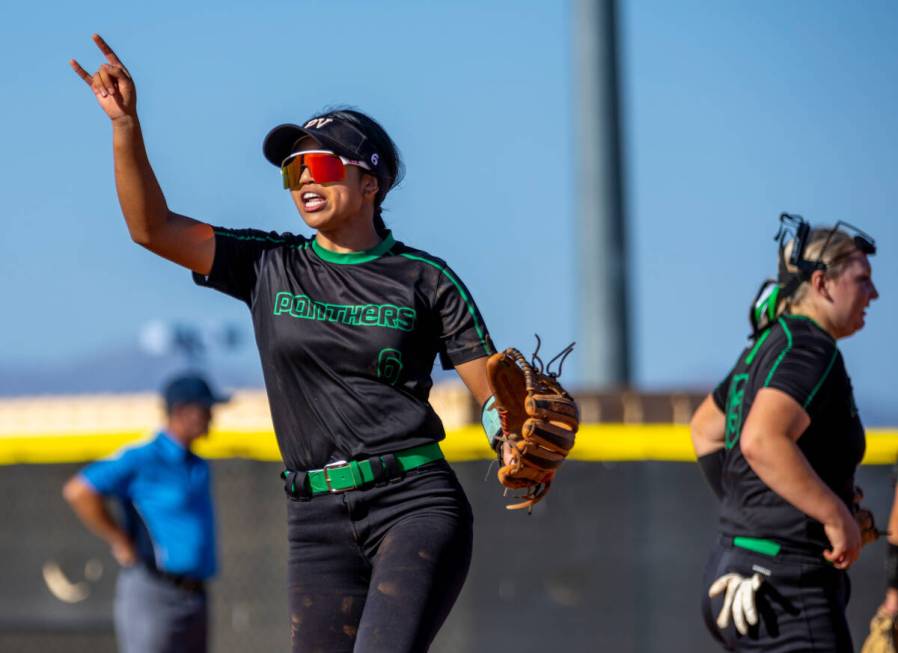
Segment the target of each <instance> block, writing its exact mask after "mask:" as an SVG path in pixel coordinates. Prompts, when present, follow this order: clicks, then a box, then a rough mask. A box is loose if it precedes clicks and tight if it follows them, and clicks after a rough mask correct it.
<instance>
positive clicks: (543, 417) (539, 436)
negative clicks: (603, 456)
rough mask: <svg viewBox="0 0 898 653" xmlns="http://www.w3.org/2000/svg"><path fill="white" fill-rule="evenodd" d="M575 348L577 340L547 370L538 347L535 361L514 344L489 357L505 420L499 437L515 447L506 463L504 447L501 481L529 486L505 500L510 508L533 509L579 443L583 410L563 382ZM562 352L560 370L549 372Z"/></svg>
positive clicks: (511, 485)
mask: <svg viewBox="0 0 898 653" xmlns="http://www.w3.org/2000/svg"><path fill="white" fill-rule="evenodd" d="M538 342H539V339H538V338H537V343H538ZM572 349H573V344H572V345H570V346H569V347H567V348H566V349H565V350H564V351H562V352H561V353H560V354H558V356H556V357H555V358H553V359H552V360H551V361H549V365H548V366H547V367H546V368H545V370H544V368H543V364H542V361H541V360H540V359H539V357H538V356H537V353H536V352H535V353H534V354H533V362H532V363H530V362H528V361H527V359H526V358H524V356H523V354H521V352H519V351H518V350H517V349H513V348H509V349H506V350H505V351H503V352H499V353H497V354H493V355H492V356H490V358H489V360H488V361H487V377H488V379H489V383H490V387H491V389H492V391H493V394H494V396H495V398H496V408H497V410H498V412H499V418H500V420H501V423H502V434H501V435H500V437H499V440H500V441H501V442H503V443H508V444H509V445H510V446H509V450H510V452H511V461H510V462H508V463H507V464H504V461H503V460H502V454H501V451H502V448H501V447H500V449H499V450H500V465H501V466H500V468H499V473H498V477H499V482H500V483H501V484H502V485H504V486H505V487H506V488H510V489H512V490H520V489H522V490H524V491H525V492H524V494H522V495H521V496H519V497H518V498H520V499H523V501H522V502H520V503H516V504H513V505H509V506H506V508H508V509H509V510H518V509H521V508H528V509H532V508H533V506H534V505H535V504H536V503H537V502H538V501H539V500H540V499H542V498H543V497H544V496H545V495H546V492H548V491H549V487H550V486H551V485H552V480H553V479H554V478H555V473H556V471H557V470H558V467H559V466H560V465H561V463H563V462H564V459H565V458H566V457H567V455H568V453H570V451H571V448H572V447H573V446H574V436H575V434H576V433H577V428H578V426H579V425H580V416H579V410H578V409H577V404H576V402H575V401H574V399H573V398H572V397H571V395H570V394H568V392H567V391H566V390H565V389H564V388H563V387H562V386H561V384H560V383H559V382H558V376H559V375H560V374H561V366H562V364H563V362H564V359H565V358H566V357H567V355H568V354H569V353H570V352H571V350H572ZM538 351H539V344H537V352H538ZM559 358H561V362H560V363H559V365H558V372H555V373H553V372H550V371H549V369H550V368H551V365H552V363H553V362H554V361H555V360H557V359H559Z"/></svg>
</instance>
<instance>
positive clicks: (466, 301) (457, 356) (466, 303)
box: [434, 266, 496, 370]
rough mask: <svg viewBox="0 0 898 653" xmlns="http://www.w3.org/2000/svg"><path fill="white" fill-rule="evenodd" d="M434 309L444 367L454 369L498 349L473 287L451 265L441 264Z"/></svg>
mask: <svg viewBox="0 0 898 653" xmlns="http://www.w3.org/2000/svg"><path fill="white" fill-rule="evenodd" d="M434 310H435V312H436V314H437V319H438V322H439V328H440V350H439V352H440V363H442V366H443V369H446V370H448V369H452V368H453V367H455V366H456V365H461V364H462V363H467V362H468V361H472V360H475V359H477V358H481V357H483V356H489V355H491V354H494V353H495V352H496V349H495V347H493V342H492V340H491V339H490V335H489V333H488V332H487V330H486V325H485V324H484V322H483V317H482V316H481V315H480V311H479V310H478V309H477V305H476V304H475V303H474V300H473V299H472V298H471V293H470V291H468V289H467V288H466V287H465V285H464V284H463V283H462V282H461V280H460V279H459V278H458V276H457V275H456V274H455V273H454V272H453V271H452V270H451V269H450V268H449V267H448V266H443V267H441V268H440V275H439V278H438V280H437V285H436V289H435V293H434Z"/></svg>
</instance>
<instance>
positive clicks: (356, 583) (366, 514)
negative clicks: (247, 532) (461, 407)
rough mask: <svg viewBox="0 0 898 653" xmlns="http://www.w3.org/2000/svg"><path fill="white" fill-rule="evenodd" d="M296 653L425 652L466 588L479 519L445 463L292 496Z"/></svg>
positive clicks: (290, 521)
mask: <svg viewBox="0 0 898 653" xmlns="http://www.w3.org/2000/svg"><path fill="white" fill-rule="evenodd" d="M287 528H288V539H289V555H288V562H287V578H288V594H289V607H290V620H291V638H292V643H293V649H292V650H293V652H294V653H313V652H314V653H318V652H321V653H340V652H343V651H346V652H354V653H403V652H408V653H413V652H414V653H420V652H422V651H427V649H428V647H429V646H430V644H431V642H432V641H433V639H434V637H435V636H436V634H437V631H438V630H439V629H440V627H441V626H442V624H443V622H444V621H445V620H446V617H447V616H448V614H449V611H450V610H451V609H452V606H453V604H454V603H455V600H456V599H457V598H458V594H459V592H461V588H462V585H464V582H465V577H466V576H467V573H468V567H469V566H470V562H471V545H472V539H473V516H472V512H471V506H470V504H469V503H468V500H467V498H466V497H465V494H464V491H463V490H462V487H461V485H460V484H459V482H458V480H457V478H456V477H455V473H454V472H453V471H452V469H451V468H450V467H449V464H448V463H446V461H444V460H439V461H436V462H432V463H428V464H426V465H424V466H422V467H419V468H417V469H413V470H409V471H408V472H406V473H405V475H404V476H402V477H401V478H399V479H395V480H393V481H390V482H388V483H385V484H383V485H379V486H374V487H369V488H363V489H358V490H352V491H350V492H345V493H342V494H322V495H318V496H315V497H312V498H310V499H303V500H297V499H290V500H288V502H287Z"/></svg>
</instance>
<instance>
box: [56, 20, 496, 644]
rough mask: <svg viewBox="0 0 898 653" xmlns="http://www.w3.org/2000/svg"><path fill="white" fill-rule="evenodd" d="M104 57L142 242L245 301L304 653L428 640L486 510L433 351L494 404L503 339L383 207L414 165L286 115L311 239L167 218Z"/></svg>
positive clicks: (275, 154)
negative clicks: (457, 442) (450, 416)
mask: <svg viewBox="0 0 898 653" xmlns="http://www.w3.org/2000/svg"><path fill="white" fill-rule="evenodd" d="M94 40H95V42H96V43H97V45H98V46H99V47H100V49H101V51H102V52H103V53H104V55H105V56H106V58H107V61H108V62H107V63H106V64H103V65H102V66H101V67H100V69H99V70H98V71H97V72H96V73H95V74H94V75H90V74H88V73H87V72H86V71H85V70H84V69H83V68H82V67H81V66H80V65H78V64H77V62H75V61H72V66H73V68H74V69H75V71H76V72H77V73H78V75H79V76H80V77H81V78H82V79H84V80H85V81H86V82H87V83H88V84H89V85H90V87H91V89H92V90H93V92H94V93H95V95H96V97H97V100H98V102H99V104H100V106H101V107H102V108H103V110H104V111H105V112H106V114H107V115H108V116H109V118H110V119H111V121H112V126H113V145H114V156H115V179H116V186H117V189H118V194H119V199H120V202H121V206H122V212H123V213H124V216H125V220H126V222H127V224H128V228H129V230H130V232H131V236H132V238H133V240H134V241H135V242H137V243H139V244H141V245H143V246H144V247H147V248H148V249H150V250H152V251H153V252H156V253H157V254H159V255H161V256H164V257H165V258H168V259H170V260H172V261H174V262H176V263H178V264H180V265H183V266H185V267H187V268H189V269H191V270H193V272H194V278H195V281H196V283H198V284H200V285H202V286H208V287H211V288H215V289H217V290H220V291H222V292H225V293H227V294H229V295H231V296H233V297H235V298H237V299H239V300H240V301H243V302H244V303H246V304H247V306H248V307H249V309H250V312H251V315H252V320H253V326H254V328H255V334H256V342H257V344H258V347H259V353H260V356H261V360H262V367H263V371H264V376H265V385H266V389H267V392H268V397H269V402H270V405H271V414H272V419H273V422H274V428H275V432H276V435H277V441H278V445H279V447H280V451H281V454H282V456H283V459H284V463H285V465H286V468H287V469H286V470H285V471H284V473H283V480H284V485H285V490H286V492H287V494H288V497H289V501H288V502H287V516H288V534H289V561H288V593H289V602H290V613H291V628H292V635H293V637H292V641H293V650H294V651H328V652H329V653H333V652H337V651H356V652H360V651H365V652H369V651H383V652H390V653H398V652H402V651H409V652H412V651H416V652H417V651H424V650H427V648H428V647H429V645H430V643H431V641H432V640H433V638H434V636H435V635H436V633H437V630H438V629H439V628H440V626H441V625H442V623H443V621H444V620H445V618H446V616H447V614H448V613H449V610H450V609H451V607H452V605H453V603H454V602H455V600H456V598H457V596H458V593H459V592H460V590H461V587H462V585H463V583H464V580H465V576H466V574H467V570H468V566H469V563H470V558H471V542H472V513H471V508H470V505H469V504H468V501H467V499H466V497H465V495H464V492H463V491H462V488H461V486H460V485H459V483H458V481H457V479H456V477H455V475H454V473H453V472H452V470H451V469H450V468H449V466H448V465H447V463H446V462H445V460H444V459H443V455H442V453H441V451H440V447H439V444H438V442H439V441H440V440H441V439H442V438H443V437H444V435H445V434H444V431H443V426H442V424H441V422H440V420H439V418H438V417H437V415H436V413H435V412H434V411H433V409H432V408H431V406H430V404H429V403H428V394H429V392H430V389H431V385H432V381H431V376H430V373H431V369H432V367H433V363H434V360H435V358H436V357H437V356H439V358H440V360H441V362H442V364H443V366H444V367H446V368H449V367H454V368H455V369H456V370H457V371H458V373H459V375H460V376H461V378H462V380H463V381H464V382H465V383H466V385H467V386H468V388H469V389H470V390H471V392H472V393H473V395H474V397H475V398H476V399H477V401H479V402H480V403H481V404H483V402H485V401H486V399H487V398H488V397H489V394H490V391H489V387H488V383H487V380H486V373H485V370H486V357H487V356H488V355H490V354H492V353H494V348H493V345H492V343H491V341H490V337H489V334H488V332H487V330H486V326H485V325H484V322H483V319H482V317H481V315H480V313H479V311H478V310H477V307H476V305H475V304H474V301H473V300H472V298H471V294H470V292H469V291H468V290H467V288H466V287H465V286H464V284H463V283H462V282H461V280H460V279H459V278H458V276H457V275H456V274H455V273H454V272H453V271H452V270H451V269H450V268H449V267H448V266H447V265H446V263H445V262H444V261H442V260H441V259H439V258H436V257H434V256H432V255H430V254H428V253H427V252H423V251H421V250H418V249H414V248H412V247H409V246H408V245H405V244H403V243H401V242H399V241H397V240H396V239H395V238H394V237H393V235H392V233H390V232H389V231H388V230H387V229H386V227H385V226H384V223H383V220H382V219H381V217H380V212H381V204H382V202H383V200H384V198H385V196H386V194H387V192H388V191H389V190H390V189H391V188H392V187H393V186H395V184H396V183H397V182H398V181H399V179H400V177H401V174H402V166H401V163H400V159H399V155H398V152H397V150H396V147H395V145H394V144H393V142H392V141H391V140H390V137H389V136H388V135H387V134H386V132H384V130H383V129H382V128H381V127H380V125H378V124H377V123H376V122H375V121H374V120H372V119H371V118H369V117H368V116H366V115H364V114H362V113H359V112H357V111H352V110H341V111H331V112H327V113H325V114H323V115H319V116H316V117H314V118H312V119H311V120H309V121H307V122H306V123H304V124H303V125H302V126H298V125H281V126H279V127H276V128H275V129H273V130H272V131H271V132H270V133H269V134H268V136H267V137H266V139H265V142H264V146H263V150H264V154H265V157H266V158H267V159H268V160H269V161H270V162H271V163H272V164H274V165H276V166H278V167H280V168H281V171H282V175H283V182H284V187H285V188H286V189H287V190H288V191H289V192H290V194H291V196H292V198H293V201H294V202H295V204H296V207H297V209H298V210H299V213H300V215H301V217H302V219H303V221H304V222H305V223H306V225H308V226H309V227H310V228H312V229H313V230H315V232H316V233H315V236H314V237H313V238H305V237H302V236H295V235H291V234H276V233H268V232H264V231H258V230H254V229H244V230H232V229H223V228H214V227H212V226H210V225H208V224H204V223H202V222H198V221H196V220H193V219H191V218H188V217H185V216H182V215H178V214H176V213H173V212H172V211H170V210H169V209H168V206H167V204H166V202H165V198H164V197H163V194H162V191H161V190H160V188H159V185H158V183H157V182H156V179H155V176H154V175H153V171H152V169H151V167H150V164H149V161H148V158H147V154H146V150H145V148H144V144H143V139H142V135H141V130H140V125H139V122H138V119H137V113H136V97H135V90H134V84H133V82H132V80H131V77H130V75H129V74H128V72H127V70H126V69H125V68H124V66H123V65H122V63H121V61H120V60H119V59H118V57H117V56H116V55H115V54H114V53H113V52H112V50H111V49H110V48H109V46H108V45H106V43H105V42H103V40H102V39H101V38H100V37H99V36H95V37H94Z"/></svg>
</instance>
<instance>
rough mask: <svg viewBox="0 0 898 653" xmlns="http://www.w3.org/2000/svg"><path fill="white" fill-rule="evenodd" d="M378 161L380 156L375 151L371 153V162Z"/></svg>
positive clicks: (375, 163) (376, 162)
mask: <svg viewBox="0 0 898 653" xmlns="http://www.w3.org/2000/svg"><path fill="white" fill-rule="evenodd" d="M379 162H380V157H379V156H378V155H377V152H375V153H374V154H372V155H371V164H372V165H377V164H378V163H379Z"/></svg>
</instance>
